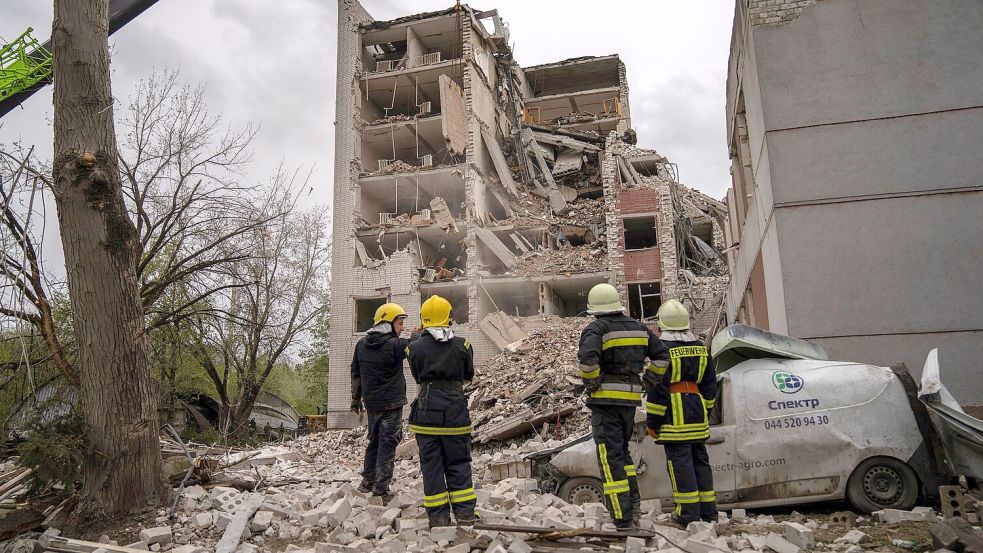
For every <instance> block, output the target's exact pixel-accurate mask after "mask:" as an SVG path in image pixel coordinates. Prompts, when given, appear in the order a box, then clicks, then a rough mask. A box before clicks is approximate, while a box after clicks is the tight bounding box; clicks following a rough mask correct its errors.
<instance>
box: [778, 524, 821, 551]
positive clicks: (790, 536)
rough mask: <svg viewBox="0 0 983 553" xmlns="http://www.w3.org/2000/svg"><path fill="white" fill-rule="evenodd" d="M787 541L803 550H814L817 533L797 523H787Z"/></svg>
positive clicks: (785, 525)
mask: <svg viewBox="0 0 983 553" xmlns="http://www.w3.org/2000/svg"><path fill="white" fill-rule="evenodd" d="M783 526H784V527H785V539H786V540H788V541H789V542H791V543H793V544H794V545H796V546H798V547H800V548H802V549H812V548H813V546H815V545H816V534H815V532H814V531H813V530H812V529H811V528H808V527H806V526H803V525H802V524H799V523H797V522H785V523H784V524H783Z"/></svg>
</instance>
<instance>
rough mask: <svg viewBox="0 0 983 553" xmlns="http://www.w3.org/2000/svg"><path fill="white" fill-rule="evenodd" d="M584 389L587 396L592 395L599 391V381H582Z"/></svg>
mask: <svg viewBox="0 0 983 553" xmlns="http://www.w3.org/2000/svg"><path fill="white" fill-rule="evenodd" d="M584 388H586V389H587V393H588V394H592V393H594V392H596V391H598V390H600V389H601V379H600V378H591V379H589V380H587V379H585V380H584Z"/></svg>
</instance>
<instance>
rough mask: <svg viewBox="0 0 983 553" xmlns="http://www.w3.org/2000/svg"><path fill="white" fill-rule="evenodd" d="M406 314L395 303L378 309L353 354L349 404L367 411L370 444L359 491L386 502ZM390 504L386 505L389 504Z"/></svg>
mask: <svg viewBox="0 0 983 553" xmlns="http://www.w3.org/2000/svg"><path fill="white" fill-rule="evenodd" d="M405 320H406V310H404V309H403V308H402V307H400V306H399V305H397V304H395V303H387V304H384V305H381V306H379V309H377V310H376V312H375V319H374V321H373V322H374V326H373V327H372V328H370V329H369V331H368V332H367V333H366V335H365V337H364V338H362V339H361V340H359V341H358V343H357V344H356V345H355V354H354V355H353V356H352V406H351V409H352V411H353V412H356V413H361V412H362V405H363V404H364V406H365V410H366V411H367V412H368V427H369V428H368V430H369V445H368V447H367V448H366V449H365V459H364V463H363V466H362V483H361V484H360V485H359V487H358V490H359V491H360V492H362V493H370V492H371V493H372V495H378V496H381V497H382V498H383V500H384V501H387V500H388V499H389V498H390V497H391V495H390V493H389V483H390V482H391V481H392V477H393V466H394V464H395V462H396V446H397V445H399V442H400V441H401V440H402V439H403V421H402V419H403V406H404V405H406V378H405V377H404V376H403V360H404V359H406V346H407V345H408V344H409V340H406V339H403V338H400V337H399V335H400V333H401V332H402V331H403V324H404V321H405ZM387 502H388V501H387Z"/></svg>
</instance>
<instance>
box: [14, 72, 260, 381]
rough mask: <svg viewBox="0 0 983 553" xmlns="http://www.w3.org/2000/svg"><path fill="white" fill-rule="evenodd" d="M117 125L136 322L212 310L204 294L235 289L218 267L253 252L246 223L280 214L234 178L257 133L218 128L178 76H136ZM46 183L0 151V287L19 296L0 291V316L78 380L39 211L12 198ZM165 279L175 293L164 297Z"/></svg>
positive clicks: (39, 170) (40, 172) (23, 156)
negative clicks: (30, 328) (53, 297)
mask: <svg viewBox="0 0 983 553" xmlns="http://www.w3.org/2000/svg"><path fill="white" fill-rule="evenodd" d="M116 126H117V128H118V129H120V136H121V142H120V147H119V148H120V151H119V165H120V169H121V171H120V175H121V181H122V184H123V194H124V199H125V204H126V210H127V213H128V214H129V216H130V218H131V220H133V221H136V223H135V229H136V234H137V238H138V241H137V244H136V251H137V254H136V255H137V258H138V262H137V266H136V277H137V284H138V286H139V288H140V300H141V304H142V306H143V309H144V312H145V314H146V330H147V332H153V331H154V330H156V329H158V328H160V327H163V326H166V325H167V324H168V323H171V322H177V321H179V320H181V319H183V318H185V317H188V316H190V315H191V314H198V315H200V314H202V313H203V312H202V310H206V311H207V310H208V309H210V308H211V307H210V304H209V303H208V302H206V301H203V300H206V299H207V298H208V297H209V296H210V295H211V294H213V293H215V292H216V291H220V290H223V289H225V287H227V286H235V285H236V284H234V283H230V282H228V281H227V279H225V278H224V276H223V275H222V273H224V272H226V269H225V268H224V267H223V266H224V265H228V264H232V263H236V262H239V261H242V260H244V259H247V258H248V257H249V256H250V255H252V253H251V252H252V251H253V250H254V248H255V245H256V244H255V243H256V236H257V234H256V232H255V229H257V228H260V227H261V226H262V225H264V224H265V222H266V219H267V218H271V217H276V216H277V215H278V213H277V211H276V209H273V208H272V204H271V202H272V201H274V198H273V197H272V196H271V195H270V194H271V192H270V190H269V189H268V188H267V187H265V186H262V185H260V184H250V185H244V184H241V182H242V180H243V179H242V172H243V169H244V167H245V165H246V163H247V162H248V161H249V152H248V147H249V145H250V143H251V141H252V140H253V138H254V136H255V131H254V130H253V129H252V127H249V126H247V127H245V128H243V129H239V130H232V129H230V128H228V127H223V125H222V120H221V118H220V117H219V116H217V115H213V114H211V113H210V112H209V111H208V108H207V106H206V105H205V103H204V99H203V90H202V88H201V87H200V86H199V87H190V86H180V85H179V84H178V75H177V73H176V72H165V73H162V74H158V75H154V76H152V77H151V78H150V79H147V80H145V81H142V82H141V83H140V84H139V85H138V87H137V90H136V93H135V95H134V96H133V97H132V99H131V100H130V102H129V104H128V108H127V110H126V111H125V112H124V115H123V116H122V117H121V118H120V120H119V121H118V122H117V124H116ZM52 188H53V183H52V182H51V178H50V173H48V172H47V170H46V168H45V167H44V166H43V165H42V164H40V163H38V162H37V160H36V159H34V158H33V157H32V156H31V151H30V150H27V151H26V152H25V151H24V150H23V149H20V150H18V149H9V150H4V151H0V207H2V208H3V211H2V213H0V215H2V217H0V238H2V242H3V244H4V246H5V248H4V255H3V256H2V257H0V289H3V288H4V287H10V288H12V289H15V290H16V291H17V292H18V293H17V294H16V295H9V296H0V316H5V317H8V318H12V319H16V320H21V321H26V322H28V323H30V324H32V325H34V327H35V329H36V330H37V332H38V333H39V334H40V335H41V336H43V337H44V339H45V342H46V343H47V345H48V348H49V350H50V353H51V357H52V362H53V363H54V364H55V365H56V367H57V368H58V370H59V372H60V373H61V374H62V376H63V377H65V379H66V380H67V381H68V382H69V383H71V384H72V385H74V386H78V385H79V376H78V370H77V368H76V367H75V364H74V360H73V355H72V352H71V351H67V350H66V348H65V347H64V343H63V340H62V339H61V338H60V337H59V328H58V325H57V324H56V321H55V319H54V316H53V314H52V310H51V305H50V304H51V302H50V300H49V295H50V294H51V293H52V290H51V284H49V283H50V282H51V280H50V278H47V277H49V275H47V274H46V273H45V271H44V267H43V261H44V260H43V259H42V258H43V256H42V255H40V245H41V241H40V237H39V236H37V235H36V232H35V228H34V227H35V226H37V225H39V224H41V223H42V222H43V216H42V214H41V213H32V211H31V209H30V208H28V209H24V208H23V206H21V207H22V208H21V209H18V208H16V207H15V206H14V203H15V199H16V198H17V197H18V195H19V196H20V197H21V198H27V197H31V198H33V197H34V195H35V194H37V195H38V196H40V195H41V194H42V193H44V192H46V191H47V190H50V189H52ZM21 203H25V202H21ZM264 213H265V214H266V215H265V217H264V216H263V214H264ZM216 273H217V274H218V275H219V278H215V275H216ZM61 284H63V283H58V282H55V286H56V287H57V286H59V285H61ZM174 287H178V288H180V293H175V294H170V295H169V296H168V291H169V290H170V289H171V288H174ZM60 291H61V290H54V293H55V294H57V293H59V292H60ZM165 296H168V297H166V298H165ZM177 300H179V301H177Z"/></svg>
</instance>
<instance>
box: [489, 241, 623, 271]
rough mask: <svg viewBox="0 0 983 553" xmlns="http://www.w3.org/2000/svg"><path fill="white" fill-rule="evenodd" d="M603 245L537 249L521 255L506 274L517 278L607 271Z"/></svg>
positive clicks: (597, 243) (597, 242)
mask: <svg viewBox="0 0 983 553" xmlns="http://www.w3.org/2000/svg"><path fill="white" fill-rule="evenodd" d="M606 249H607V248H605V244H604V243H603V242H600V241H594V242H593V243H591V244H586V245H583V246H566V247H561V248H557V249H555V250H547V249H539V250H536V251H532V252H529V253H526V254H523V255H522V256H520V257H519V258H518V259H517V263H516V266H515V267H514V268H512V269H511V270H510V271H509V272H508V273H506V274H509V275H518V276H535V275H569V274H574V273H578V274H582V273H597V272H601V271H606V270H607V262H606V259H607V256H606V255H605V252H606Z"/></svg>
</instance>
